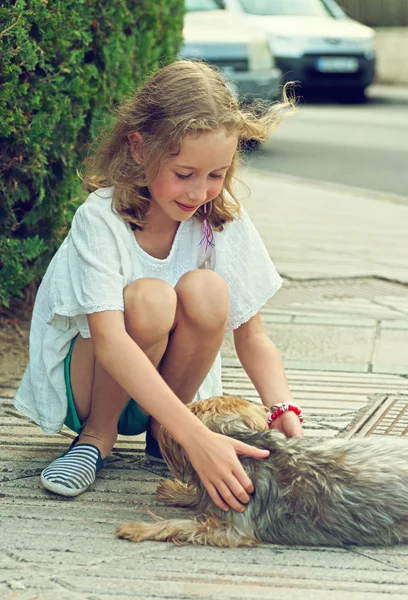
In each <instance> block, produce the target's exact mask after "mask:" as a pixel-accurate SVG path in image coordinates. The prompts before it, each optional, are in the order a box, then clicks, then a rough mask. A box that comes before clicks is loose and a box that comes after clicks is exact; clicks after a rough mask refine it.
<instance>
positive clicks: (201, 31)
mask: <svg viewBox="0 0 408 600" xmlns="http://www.w3.org/2000/svg"><path fill="white" fill-rule="evenodd" d="M186 9H187V13H186V15H185V19H184V31H183V34H184V46H183V48H182V50H181V52H180V56H181V57H182V58H200V59H203V60H205V61H207V62H209V63H212V64H214V65H216V66H217V67H219V68H220V70H221V71H222V72H223V73H224V77H225V79H226V81H227V82H229V85H230V86H231V87H232V88H233V89H234V91H235V92H236V93H237V95H238V96H240V97H241V98H242V99H246V100H248V101H251V100H252V99H254V98H262V99H266V100H276V99H277V98H278V96H279V85H280V84H281V83H282V81H281V76H282V73H281V71H280V70H279V69H278V68H277V67H276V65H275V62H274V59H273V57H272V54H271V51H270V48H269V45H268V40H267V38H266V35H265V33H264V32H263V31H262V30H260V29H259V28H258V27H256V26H251V27H248V21H247V19H246V17H245V15H242V14H238V13H237V14H233V13H230V12H228V11H226V10H223V5H222V4H220V2H219V1H218V0H186Z"/></svg>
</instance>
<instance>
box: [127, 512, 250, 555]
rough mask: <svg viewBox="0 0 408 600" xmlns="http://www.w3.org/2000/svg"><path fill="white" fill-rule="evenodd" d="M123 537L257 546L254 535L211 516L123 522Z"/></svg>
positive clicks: (228, 546) (211, 544)
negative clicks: (151, 521) (149, 521)
mask: <svg viewBox="0 0 408 600" xmlns="http://www.w3.org/2000/svg"><path fill="white" fill-rule="evenodd" d="M116 535H117V536H118V537H120V538H125V539H128V540H131V541H132V542H143V541H145V540H151V541H156V542H173V543H174V544H179V545H183V544H195V545H203V546H220V547H223V548H236V547H238V546H256V545H257V543H258V542H257V540H256V539H255V538H254V537H250V536H248V535H245V534H244V533H243V532H240V531H239V530H238V529H237V528H236V527H234V526H233V525H231V523H228V522H226V521H219V520H218V519H216V518H214V517H208V518H206V519H204V520H203V521H199V520H196V519H189V520H187V519H168V520H162V521H157V522H156V523H143V522H141V521H137V522H131V523H123V524H122V525H119V527H118V528H117V530H116Z"/></svg>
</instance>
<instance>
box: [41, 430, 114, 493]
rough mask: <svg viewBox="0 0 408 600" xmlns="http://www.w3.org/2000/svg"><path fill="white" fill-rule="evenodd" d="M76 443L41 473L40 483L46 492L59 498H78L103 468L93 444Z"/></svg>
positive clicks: (100, 458) (99, 454)
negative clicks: (52, 493)
mask: <svg viewBox="0 0 408 600" xmlns="http://www.w3.org/2000/svg"><path fill="white" fill-rule="evenodd" d="M76 441H77V440H74V442H73V445H71V446H70V448H69V449H68V450H67V452H65V453H64V454H63V455H62V456H60V457H59V458H56V459H55V460H54V461H53V462H52V463H51V464H50V465H49V466H48V467H47V468H46V469H44V471H43V472H42V473H41V483H42V485H43V487H44V488H45V489H46V490H49V491H50V492H54V493H55V494H60V495H61V496H68V497H74V496H79V494H82V493H83V492H85V490H87V489H88V488H89V486H90V485H92V484H93V482H94V481H95V478H96V475H97V473H99V471H100V470H101V469H102V468H103V467H104V465H105V459H103V458H102V456H101V453H100V450H99V448H97V447H96V446H94V445H93V444H75V442H76ZM74 444H75V445H74Z"/></svg>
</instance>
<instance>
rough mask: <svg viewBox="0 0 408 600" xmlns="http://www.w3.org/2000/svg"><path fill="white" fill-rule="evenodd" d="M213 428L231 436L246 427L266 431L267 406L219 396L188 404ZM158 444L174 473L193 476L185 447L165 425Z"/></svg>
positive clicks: (194, 412)
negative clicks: (172, 435)
mask: <svg viewBox="0 0 408 600" xmlns="http://www.w3.org/2000/svg"><path fill="white" fill-rule="evenodd" d="M187 407H188V408H189V409H190V410H191V412H192V413H193V414H195V415H196V417H198V418H199V419H200V420H201V421H202V422H203V423H204V424H205V425H206V426H207V427H208V428H209V429H211V431H215V432H216V433H222V434H224V435H231V436H234V434H236V433H239V432H244V431H245V430H248V429H251V430H253V431H263V430H265V429H267V428H268V421H267V417H266V412H267V411H266V408H265V407H263V406H260V405H256V404H253V403H252V402H249V401H248V400H244V399H243V398H237V397H235V396H216V397H214V398H210V399H209V400H200V401H198V402H191V403H190V404H188V405H187ZM159 445H160V450H161V452H162V454H163V458H164V459H165V461H166V463H167V466H168V467H169V469H170V470H171V472H172V473H173V475H175V476H177V477H179V478H181V479H183V478H186V479H190V478H191V476H192V474H193V468H192V466H191V463H190V461H189V460H188V457H187V455H186V453H185V452H184V450H183V449H182V447H181V446H180V445H179V444H178V443H177V442H176V441H175V440H174V439H173V438H172V437H171V436H170V434H169V433H168V432H167V431H166V430H165V429H164V428H163V427H161V428H160V433H159Z"/></svg>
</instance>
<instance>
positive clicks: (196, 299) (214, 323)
mask: <svg viewBox="0 0 408 600" xmlns="http://www.w3.org/2000/svg"><path fill="white" fill-rule="evenodd" d="M175 290H176V293H177V311H176V319H175V324H174V328H173V330H172V332H171V334H170V337H169V341H168V346H167V349H166V352H165V354H164V356H163V358H162V360H161V363H160V365H159V371H160V373H161V375H162V377H163V379H164V380H165V381H166V383H167V384H168V385H169V387H170V388H171V389H172V390H173V392H174V393H175V394H176V396H178V398H180V400H181V401H182V402H183V403H184V404H187V403H189V402H191V401H192V400H193V399H194V397H195V395H196V393H197V391H198V388H199V387H200V385H201V384H202V382H203V380H204V379H205V377H206V375H207V374H208V372H209V370H210V368H211V366H212V364H213V362H214V360H215V357H216V356H217V353H218V351H219V349H220V347H221V344H222V340H223V337H224V332H225V325H226V322H227V317H228V287H227V284H226V283H225V281H224V280H223V279H222V278H221V277H220V276H219V275H217V274H216V273H214V272H213V271H209V270H204V269H200V270H196V271H189V272H188V273H186V274H185V275H183V277H181V278H180V280H179V282H178V283H177V285H176V287H175ZM159 428H160V424H159V423H158V422H157V421H155V420H154V419H152V420H151V421H150V431H151V433H152V434H153V435H154V437H156V438H157V435H158V431H159Z"/></svg>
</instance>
